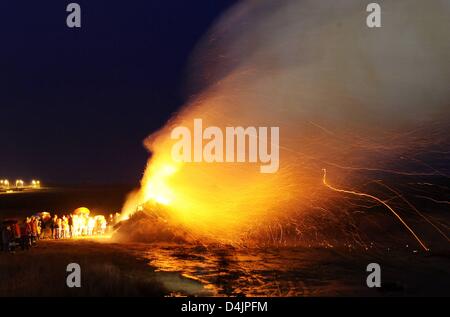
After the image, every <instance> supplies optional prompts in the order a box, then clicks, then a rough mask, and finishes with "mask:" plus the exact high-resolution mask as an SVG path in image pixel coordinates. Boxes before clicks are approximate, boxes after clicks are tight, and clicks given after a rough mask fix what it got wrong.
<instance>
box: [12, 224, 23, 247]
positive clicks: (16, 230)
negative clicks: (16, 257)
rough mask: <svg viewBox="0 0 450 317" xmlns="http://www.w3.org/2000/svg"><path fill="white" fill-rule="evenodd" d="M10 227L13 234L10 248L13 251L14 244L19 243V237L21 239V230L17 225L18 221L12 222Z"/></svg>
mask: <svg viewBox="0 0 450 317" xmlns="http://www.w3.org/2000/svg"><path fill="white" fill-rule="evenodd" d="M11 227H12V234H13V238H12V241H13V242H14V243H13V247H12V250H13V251H15V249H16V246H17V245H20V239H21V237H22V236H21V232H20V227H19V223H18V221H16V222H15V223H14V224H12V225H11Z"/></svg>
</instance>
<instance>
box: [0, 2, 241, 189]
mask: <svg viewBox="0 0 450 317" xmlns="http://www.w3.org/2000/svg"><path fill="white" fill-rule="evenodd" d="M70 2H72V1H61V0H45V1H32V0H29V1H22V0H3V1H1V2H0V39H1V49H0V107H1V108H0V109H1V115H0V177H8V178H10V179H15V178H16V177H21V178H24V179H26V180H28V179H31V178H41V179H42V180H43V181H44V182H47V183H48V182H52V183H53V182H56V183H131V184H133V183H134V184H137V182H138V181H139V179H140V176H141V173H142V172H143V169H144V167H145V163H146V160H147V159H148V153H147V152H146V150H145V149H144V148H143V146H142V141H143V139H144V138H145V137H146V136H147V135H149V134H150V133H151V132H153V131H155V130H157V129H158V128H159V127H161V126H162V125H163V124H164V123H165V121H166V120H167V119H168V118H169V117H170V115H171V113H173V112H174V111H175V110H177V109H178V108H179V107H180V106H181V105H182V104H183V102H184V99H183V97H182V96H183V95H182V93H181V92H182V87H183V82H184V80H185V77H186V76H185V75H186V73H185V71H186V67H187V61H188V58H189V56H190V53H191V52H192V49H193V48H194V47H195V44H196V43H197V42H198V41H199V40H200V38H201V37H202V35H204V34H205V32H207V30H208V28H209V27H210V26H211V24H212V23H213V21H214V20H215V19H217V18H218V17H219V16H220V15H221V14H222V13H223V12H224V11H225V10H226V9H227V8H229V7H230V6H231V5H232V4H233V3H235V1H232V0H195V1H186V0H134V1H110V0H109V1H106V0H89V1H81V0H80V1H75V2H77V3H79V4H80V5H81V9H82V28H81V29H69V28H68V27H67V26H66V24H65V21H66V16H67V13H66V12H65V8H66V6H67V4H68V3H70Z"/></svg>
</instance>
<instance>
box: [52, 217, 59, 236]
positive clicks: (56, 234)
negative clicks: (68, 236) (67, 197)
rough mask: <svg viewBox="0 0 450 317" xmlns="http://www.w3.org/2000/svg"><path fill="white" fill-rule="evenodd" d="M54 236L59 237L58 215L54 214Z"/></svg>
mask: <svg viewBox="0 0 450 317" xmlns="http://www.w3.org/2000/svg"><path fill="white" fill-rule="evenodd" d="M52 238H53V239H58V215H54V216H53V220H52Z"/></svg>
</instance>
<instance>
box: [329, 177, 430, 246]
mask: <svg viewBox="0 0 450 317" xmlns="http://www.w3.org/2000/svg"><path fill="white" fill-rule="evenodd" d="M322 171H323V178H322V182H323V184H324V185H325V186H326V187H328V188H329V189H331V190H333V191H335V192H339V193H346V194H351V195H355V196H360V197H367V198H370V199H373V200H375V201H377V202H379V203H380V204H382V205H383V206H385V207H386V208H387V209H388V210H389V211H390V212H392V213H393V214H394V216H395V217H396V218H397V219H398V220H399V221H400V222H401V223H402V224H403V226H404V227H405V228H406V229H407V230H408V231H409V232H410V233H411V234H412V235H413V237H414V238H415V239H416V240H417V242H419V244H420V246H421V247H422V248H423V249H424V250H425V251H429V250H430V249H429V248H428V247H427V246H426V245H425V243H424V242H422V240H421V239H420V238H419V237H418V236H417V234H416V233H415V232H414V230H412V229H411V227H410V226H408V224H407V223H406V222H405V221H404V220H403V219H402V217H400V215H399V214H398V213H397V212H396V211H395V210H394V209H393V208H392V207H391V206H389V205H388V204H387V203H386V202H385V201H383V200H381V199H380V198H378V197H376V196H373V195H370V194H366V193H361V192H357V191H353V190H345V189H339V188H336V187H333V186H332V185H330V184H328V183H327V170H326V169H325V168H323V169H322Z"/></svg>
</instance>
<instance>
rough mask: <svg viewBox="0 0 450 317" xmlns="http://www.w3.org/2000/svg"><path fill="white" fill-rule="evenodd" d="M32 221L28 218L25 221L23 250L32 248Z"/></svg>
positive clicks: (22, 241)
mask: <svg viewBox="0 0 450 317" xmlns="http://www.w3.org/2000/svg"><path fill="white" fill-rule="evenodd" d="M31 231H32V229H31V219H30V218H28V217H27V219H25V222H24V225H23V230H22V233H23V234H22V239H21V245H22V250H25V249H29V248H30V246H31Z"/></svg>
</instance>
